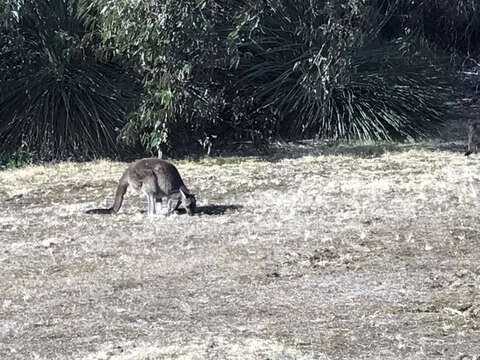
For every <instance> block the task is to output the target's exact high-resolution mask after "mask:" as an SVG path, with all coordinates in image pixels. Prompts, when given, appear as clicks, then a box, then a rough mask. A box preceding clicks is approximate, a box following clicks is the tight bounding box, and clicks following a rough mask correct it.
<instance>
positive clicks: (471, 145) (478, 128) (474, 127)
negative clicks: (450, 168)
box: [465, 120, 480, 156]
mask: <svg viewBox="0 0 480 360" xmlns="http://www.w3.org/2000/svg"><path fill="white" fill-rule="evenodd" d="M479 145H480V121H479V120H477V121H472V122H470V123H469V124H468V146H467V152H466V153H465V156H468V155H470V154H472V153H475V154H476V153H477V151H478V146H479Z"/></svg>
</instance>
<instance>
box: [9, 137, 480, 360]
mask: <svg viewBox="0 0 480 360" xmlns="http://www.w3.org/2000/svg"><path fill="white" fill-rule="evenodd" d="M464 149H465V141H464V140H463V139H462V140H461V141H443V140H439V141H429V142H422V143H407V144H393V145H382V144H375V145H370V146H368V145H358V146H353V145H350V146H347V145H338V146H328V145H322V144H297V145H282V146H279V147H278V148H277V149H276V150H275V149H274V150H273V151H271V152H270V154H269V155H268V156H245V157H218V158H205V159H201V160H197V161H186V160H183V161H176V162H175V164H176V165H177V167H178V169H179V171H180V173H181V174H182V176H183V178H184V181H185V183H186V184H187V187H189V189H190V190H191V191H192V192H195V193H196V194H197V200H198V206H199V209H198V213H197V214H196V215H195V216H193V217H190V216H188V215H186V214H184V213H179V214H175V215H172V216H170V217H167V218H165V217H149V216H148V215H147V214H146V200H145V199H144V198H143V197H140V196H139V195H138V194H135V193H134V192H133V191H132V190H131V189H130V190H129V191H128V192H127V197H126V200H125V202H124V205H123V207H122V208H121V210H120V212H119V213H118V214H117V215H87V214H85V210H87V209H89V208H94V207H103V206H105V207H106V206H109V205H110V204H111V202H112V199H113V194H114V191H115V187H116V182H117V180H118V179H119V178H120V176H121V174H122V171H123V170H124V169H125V168H126V163H121V162H110V161H95V162H86V163H59V164H56V165H45V166H29V167H26V168H22V169H16V170H5V171H1V172H0V199H1V208H0V245H1V248H0V266H1V272H0V358H1V359H83V360H100V359H105V360H106V359H109V360H114V359H115V360H127V359H135V360H146V359H150V360H154V359H270V360H273V359H478V358H480V341H478V339H480V262H479V259H480V250H479V240H480V223H479V221H478V218H479V213H478V196H479V194H480V155H473V156H470V157H465V156H464V155H463V151H464ZM18 194H23V197H22V198H21V199H20V200H18V201H17V200H15V199H12V198H13V197H14V196H15V195H18Z"/></svg>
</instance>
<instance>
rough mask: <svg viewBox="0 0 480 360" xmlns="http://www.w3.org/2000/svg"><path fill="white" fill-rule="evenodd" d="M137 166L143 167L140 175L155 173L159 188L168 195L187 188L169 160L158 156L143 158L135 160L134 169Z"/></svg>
mask: <svg viewBox="0 0 480 360" xmlns="http://www.w3.org/2000/svg"><path fill="white" fill-rule="evenodd" d="M137 168H138V169H142V170H141V171H140V174H139V175H146V173H147V172H148V173H153V175H154V176H155V178H156V181H157V185H158V189H159V190H160V191H161V192H163V193H165V194H166V195H169V194H171V193H174V192H178V191H180V189H186V187H185V184H184V182H183V180H182V177H181V176H180V173H179V172H178V170H177V168H176V167H175V166H174V165H173V164H171V163H169V162H168V161H165V160H161V159H156V158H148V159H141V160H137V161H136V162H135V166H134V169H137ZM187 191H188V190H187Z"/></svg>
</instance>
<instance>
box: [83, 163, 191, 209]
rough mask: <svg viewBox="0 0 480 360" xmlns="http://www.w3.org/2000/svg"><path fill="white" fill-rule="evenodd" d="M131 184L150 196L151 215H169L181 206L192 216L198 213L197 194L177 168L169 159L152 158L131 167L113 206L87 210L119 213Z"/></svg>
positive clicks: (118, 187)
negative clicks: (189, 188)
mask: <svg viewBox="0 0 480 360" xmlns="http://www.w3.org/2000/svg"><path fill="white" fill-rule="evenodd" d="M129 185H131V186H132V187H133V188H134V189H135V190H137V191H140V190H141V191H142V192H143V193H144V194H145V195H146V196H147V201H148V207H147V211H148V214H149V215H154V214H161V215H165V216H168V215H169V214H170V213H172V212H173V211H175V210H176V209H177V208H178V207H180V205H181V206H182V207H183V208H184V209H185V210H186V211H187V213H188V214H189V215H193V213H194V212H195V208H196V199H195V195H194V194H192V193H190V191H188V189H187V187H186V186H185V184H184V183H183V180H182V178H181V177H180V173H179V172H178V170H177V168H176V167H175V166H174V165H173V164H171V163H169V162H168V161H165V160H160V159H155V158H149V159H140V160H137V161H135V162H133V163H131V164H130V165H129V166H128V168H127V169H126V170H125V172H124V173H123V175H122V177H121V178H120V181H119V182H118V186H117V191H116V193H115V200H114V202H113V205H112V207H110V208H108V209H90V210H87V211H86V213H87V214H112V213H117V212H118V210H120V207H121V206H122V202H123V196H124V195H125V192H126V191H127V188H128V186H129Z"/></svg>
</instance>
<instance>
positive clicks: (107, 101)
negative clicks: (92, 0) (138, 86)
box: [0, 0, 138, 160]
mask: <svg viewBox="0 0 480 360" xmlns="http://www.w3.org/2000/svg"><path fill="white" fill-rule="evenodd" d="M7 2H8V3H9V5H10V11H8V12H6V13H5V12H4V14H5V15H4V19H5V20H8V21H6V22H4V26H2V28H1V33H2V36H3V39H4V42H3V44H2V51H1V54H0V69H1V75H0V153H1V154H2V155H3V157H5V156H8V154H9V153H11V152H13V151H15V149H17V148H18V147H20V146H23V147H24V148H25V147H26V148H27V149H28V151H29V152H31V153H32V154H33V155H34V157H35V158H37V159H42V160H49V159H62V158H77V159H78V158H90V157H93V156H107V155H114V154H116V153H117V150H118V144H117V139H116V137H117V133H118V129H119V128H121V127H122V126H123V124H124V123H125V122H126V116H127V114H128V112H129V109H130V108H131V106H132V105H133V104H134V103H135V101H136V99H137V96H138V93H137V91H136V90H135V81H134V79H133V77H132V76H131V75H129V74H128V73H127V72H126V71H125V70H123V69H122V68H120V67H119V66H116V65H114V64H113V63H110V62H101V61H99V60H97V58H96V57H95V56H94V54H93V53H92V51H91V50H90V49H89V48H88V47H87V46H85V45H84V43H83V41H82V40H83V36H84V35H85V29H84V27H83V26H82V24H81V23H80V22H79V21H78V20H77V18H76V11H77V1H75V0H18V1H15V0H7ZM12 4H13V5H12ZM13 9H14V10H13ZM7 24H8V26H7ZM22 144H23V145H22Z"/></svg>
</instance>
